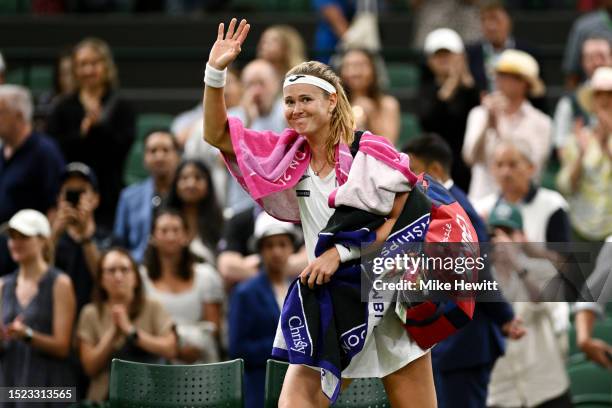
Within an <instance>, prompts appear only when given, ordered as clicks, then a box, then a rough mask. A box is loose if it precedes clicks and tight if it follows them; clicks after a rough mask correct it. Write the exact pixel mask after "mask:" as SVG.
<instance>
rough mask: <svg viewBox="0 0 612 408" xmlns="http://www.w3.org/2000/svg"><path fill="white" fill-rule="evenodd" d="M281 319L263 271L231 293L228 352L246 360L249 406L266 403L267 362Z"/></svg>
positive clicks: (247, 403) (247, 402)
mask: <svg viewBox="0 0 612 408" xmlns="http://www.w3.org/2000/svg"><path fill="white" fill-rule="evenodd" d="M279 318H280V308H279V307H278V304H277V303H276V297H275V295H274V291H273V290H272V286H271V284H270V281H269V280H268V275H267V274H266V272H265V271H264V270H260V271H259V275H257V276H256V277H254V278H252V279H249V280H247V281H245V282H242V283H240V284H239V285H238V286H236V288H235V289H234V291H233V292H232V295H231V297H230V306H229V316H228V326H229V355H230V357H231V358H242V359H244V364H245V373H244V381H245V396H246V405H245V406H246V407H247V408H261V407H263V405H264V390H265V383H266V362H267V360H268V359H269V358H270V357H271V355H272V344H273V342H274V336H275V334H276V327H277V325H278V320H279Z"/></svg>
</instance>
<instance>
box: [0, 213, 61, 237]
mask: <svg viewBox="0 0 612 408" xmlns="http://www.w3.org/2000/svg"><path fill="white" fill-rule="evenodd" d="M8 229H13V230H15V231H17V232H19V233H21V234H23V235H25V236H28V237H36V236H43V237H45V238H49V237H50V236H51V226H50V225H49V221H48V220H47V217H45V216H44V215H43V214H42V213H40V212H38V211H36V210H32V209H27V210H21V211H18V212H17V213H16V214H15V215H13V216H12V217H11V219H10V220H9V222H8Z"/></svg>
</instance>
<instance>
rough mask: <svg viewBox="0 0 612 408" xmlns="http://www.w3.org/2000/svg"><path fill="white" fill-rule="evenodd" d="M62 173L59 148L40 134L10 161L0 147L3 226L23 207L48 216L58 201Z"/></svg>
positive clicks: (30, 138)
mask: <svg viewBox="0 0 612 408" xmlns="http://www.w3.org/2000/svg"><path fill="white" fill-rule="evenodd" d="M63 170H64V159H63V158H62V154H61V153H60V151H59V149H58V147H57V145H56V144H55V143H54V142H53V140H51V139H50V138H48V137H46V136H43V135H41V134H37V133H33V134H32V135H31V136H30V137H28V138H27V139H26V141H25V142H24V143H23V144H22V145H21V146H20V147H19V148H18V149H17V150H16V151H15V152H14V154H13V155H12V156H11V158H10V159H8V160H6V159H5V158H4V153H3V149H1V148H0V224H2V223H4V222H6V221H8V220H9V219H10V218H11V217H12V216H13V215H14V214H15V213H16V212H17V211H19V210H22V209H24V208H32V209H35V210H38V211H40V212H42V213H43V214H44V213H46V212H47V210H49V208H51V207H53V205H54V204H55V201H56V200H57V192H58V191H59V188H60V176H61V174H62V171H63Z"/></svg>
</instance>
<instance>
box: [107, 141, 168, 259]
mask: <svg viewBox="0 0 612 408" xmlns="http://www.w3.org/2000/svg"><path fill="white" fill-rule="evenodd" d="M179 160H180V155H179V146H178V143H177V141H176V138H175V137H174V136H173V135H172V133H170V132H169V131H168V130H154V131H152V132H150V133H149V134H148V135H147V136H146V137H145V140H144V164H145V168H146V169H147V170H148V171H149V174H150V175H151V176H150V177H149V178H147V179H146V180H144V181H142V182H140V183H137V184H133V185H131V186H128V187H126V188H124V189H123V191H122V192H121V195H120V197H119V204H118V205H117V214H116V216H115V226H114V228H113V235H114V236H115V238H116V239H117V240H118V241H119V242H120V243H121V245H123V246H124V247H125V248H127V249H128V250H129V251H130V253H131V254H132V256H133V257H134V259H135V260H136V261H137V262H142V259H143V257H144V252H145V249H146V247H147V243H148V242H149V234H150V232H151V223H152V222H153V213H154V211H155V210H156V209H157V208H159V206H160V205H161V204H162V201H163V200H164V199H165V197H166V195H167V194H168V192H169V191H170V186H171V185H172V180H173V179H174V174H175V172H176V167H177V166H178V162H179Z"/></svg>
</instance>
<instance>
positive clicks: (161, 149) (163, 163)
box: [144, 132, 179, 179]
mask: <svg viewBox="0 0 612 408" xmlns="http://www.w3.org/2000/svg"><path fill="white" fill-rule="evenodd" d="M172 138H173V136H172V135H171V134H170V133H167V132H155V133H153V134H151V135H149V136H148V137H147V139H146V142H145V148H144V151H145V153H144V163H145V167H146V168H147V169H148V170H149V171H150V172H151V175H152V176H153V178H154V179H158V178H160V177H172V175H173V174H174V171H175V170H176V166H177V165H178V162H179V153H178V151H177V149H176V147H175V146H174V141H173V140H172Z"/></svg>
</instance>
